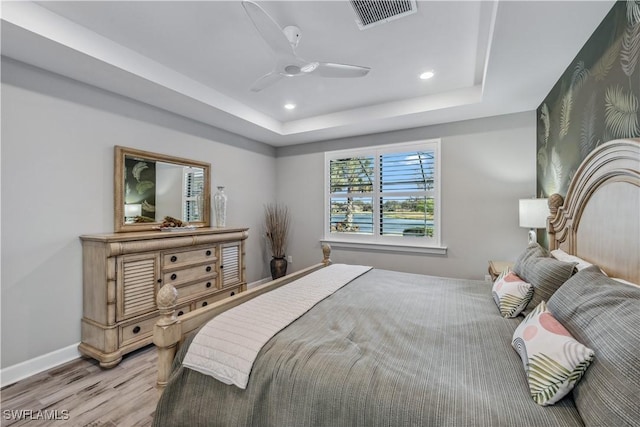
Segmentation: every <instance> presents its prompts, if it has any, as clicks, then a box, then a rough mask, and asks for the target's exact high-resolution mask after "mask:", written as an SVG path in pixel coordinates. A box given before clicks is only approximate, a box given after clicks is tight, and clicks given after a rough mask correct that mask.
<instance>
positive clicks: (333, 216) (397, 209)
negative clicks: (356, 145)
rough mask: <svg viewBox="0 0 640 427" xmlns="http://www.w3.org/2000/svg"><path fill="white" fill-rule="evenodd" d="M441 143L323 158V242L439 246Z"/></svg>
mask: <svg viewBox="0 0 640 427" xmlns="http://www.w3.org/2000/svg"><path fill="white" fill-rule="evenodd" d="M439 147H440V141H439V140H430V141H425V142H412V143H405V144H394V145H387V146H379V147H369V148H361V149H357V150H341V151H332V152H328V153H326V154H325V167H326V174H325V175H326V177H325V180H326V181H325V188H326V196H325V240H327V241H331V242H334V243H335V242H353V243H365V244H366V243H370V244H381V245H394V246H414V247H420V246H422V247H439V246H440V227H441V225H440V215H439V212H440V174H439V169H440V165H439V163H440V162H439Z"/></svg>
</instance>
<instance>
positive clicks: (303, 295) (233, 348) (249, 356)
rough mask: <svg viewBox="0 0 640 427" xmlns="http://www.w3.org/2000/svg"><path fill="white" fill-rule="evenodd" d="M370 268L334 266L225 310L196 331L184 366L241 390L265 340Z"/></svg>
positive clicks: (245, 385) (247, 380) (245, 384)
mask: <svg viewBox="0 0 640 427" xmlns="http://www.w3.org/2000/svg"><path fill="white" fill-rule="evenodd" d="M369 270H371V267H367V266H361V265H345V264H333V265H330V266H328V267H325V268H322V269H320V270H317V271H314V272H313V273H310V274H308V275H307V276H304V277H301V278H300V279H297V280H295V281H293V282H291V283H289V284H287V285H284V286H282V287H280V288H278V289H276V290H273V291H271V292H268V293H266V294H263V295H260V296H258V297H256V298H253V299H252V300H249V301H247V302H245V303H244V304H241V305H239V306H237V307H234V308H232V309H230V310H228V311H225V312H224V313H222V314H220V315H219V316H217V317H214V318H213V319H211V320H210V321H209V322H208V323H207V324H206V325H205V326H203V327H202V329H201V330H200V331H199V332H198V333H197V335H196V336H195V338H194V339H193V341H192V342H191V345H190V346H189V350H188V351H187V354H186V356H185V358H184V361H183V365H184V366H186V367H188V368H191V369H193V370H196V371H198V372H201V373H203V374H205V375H210V376H212V377H214V378H216V379H218V380H219V381H222V382H223V383H225V384H235V385H236V386H238V387H240V388H242V389H245V388H246V387H247V383H248V382H249V374H250V373H251V369H252V367H253V363H254V361H255V359H256V357H257V356H258V352H259V351H260V349H261V348H262V347H263V346H264V345H265V344H266V343H267V341H269V340H270V339H271V338H272V337H273V336H274V335H275V334H277V333H278V332H279V331H281V330H282V329H283V328H285V327H286V326H287V325H289V324H290V323H291V322H293V321H294V320H296V319H297V318H298V317H300V316H302V315H303V314H304V313H306V312H307V311H309V310H310V309H311V308H312V307H313V306H314V305H316V304H317V303H318V302H320V301H321V300H323V299H324V298H326V297H328V296H329V295H331V294H333V293H334V292H335V291H337V290H338V289H340V288H341V287H343V286H344V285H346V284H347V283H349V282H350V281H352V280H353V279H355V278H356V277H358V276H360V275H362V274H364V273H366V272H367V271H369Z"/></svg>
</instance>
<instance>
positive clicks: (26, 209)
mask: <svg viewBox="0 0 640 427" xmlns="http://www.w3.org/2000/svg"><path fill="white" fill-rule="evenodd" d="M2 80H3V84H2V237H1V239H2V241H1V243H2V266H1V267H2V277H1V279H2V284H1V286H2V314H1V316H2V317H1V322H2V331H1V334H2V367H3V368H5V367H8V366H12V365H14V364H16V363H19V362H23V361H26V360H29V359H32V358H34V357H37V356H41V355H44V354H47V353H49V352H52V351H54V350H59V349H62V348H64V347H68V346H70V345H73V344H76V343H78V342H79V341H80V321H79V320H80V318H81V317H82V252H81V245H80V240H79V239H78V236H80V235H81V234H90V233H104V232H110V231H113V163H114V153H113V146H114V145H123V146H127V147H133V148H138V149H142V150H148V151H154V152H158V153H166V154H172V155H176V156H180V157H186V158H192V159H198V160H203V161H207V162H210V163H211V164H212V184H213V185H214V186H215V185H225V186H226V192H227V194H228V195H229V206H228V214H227V215H228V225H230V226H234V225H238V226H248V227H250V228H251V230H250V232H249V235H250V237H249V239H248V243H247V278H248V280H249V281H255V280H259V279H261V278H263V277H265V276H267V275H268V274H269V273H268V267H266V266H265V263H264V262H263V260H264V259H265V257H266V255H265V254H264V253H263V251H264V246H263V244H262V240H261V238H260V237H259V234H260V233H259V232H258V231H256V230H260V229H261V227H262V216H261V212H262V206H263V205H264V204H265V203H267V202H269V201H271V200H274V199H275V197H276V187H275V168H276V159H275V150H274V149H273V148H271V147H268V146H266V145H264V144H261V143H257V142H255V141H249V140H246V139H242V138H239V137H238V136H237V135H231V134H227V133H224V132H221V131H219V130H216V129H212V128H210V127H206V126H203V125H200V124H197V123H195V122H193V121H190V120H187V119H184V118H180V117H177V116H173V115H170V114H167V113H164V112H162V111H160V110H157V109H154V108H151V107H149V106H145V105H143V104H140V103H135V102H133V101H129V100H127V99H125V98H123V97H119V96H116V95H112V94H109V93H107V92H104V91H101V90H99V89H95V88H92V87H89V86H86V85H82V84H79V83H76V82H73V81H71V80H68V79H65V78H62V77H59V76H55V75H53V74H50V73H47V72H44V71H42V70H38V69H34V68H32V67H28V66H25V65H22V64H19V63H16V62H14V61H11V60H4V59H3V63H2ZM234 145H239V146H241V147H242V148H238V147H236V146H234ZM214 188H215V187H214Z"/></svg>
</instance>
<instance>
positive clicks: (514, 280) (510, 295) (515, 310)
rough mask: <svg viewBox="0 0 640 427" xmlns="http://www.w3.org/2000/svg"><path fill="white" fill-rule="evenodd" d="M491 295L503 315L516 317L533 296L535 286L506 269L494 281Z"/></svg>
mask: <svg viewBox="0 0 640 427" xmlns="http://www.w3.org/2000/svg"><path fill="white" fill-rule="evenodd" d="M491 295H493V300H494V301H495V302H496V305H497V306H498V309H499V310H500V314H501V315H502V317H516V316H518V314H520V313H521V312H522V310H524V308H525V307H526V306H527V304H529V301H530V300H531V297H533V286H532V285H531V283H527V282H525V281H524V280H522V279H521V278H520V277H518V276H517V275H516V273H514V272H513V271H511V270H509V269H506V270H505V271H503V272H502V273H500V275H499V276H498V278H497V279H496V281H495V282H494V283H493V288H492V289H491Z"/></svg>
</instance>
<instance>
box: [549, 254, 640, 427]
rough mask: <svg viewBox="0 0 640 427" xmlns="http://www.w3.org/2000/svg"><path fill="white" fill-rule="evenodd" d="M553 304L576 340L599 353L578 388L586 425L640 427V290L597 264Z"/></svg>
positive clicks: (562, 290)
mask: <svg viewBox="0 0 640 427" xmlns="http://www.w3.org/2000/svg"><path fill="white" fill-rule="evenodd" d="M548 308H549V311H550V312H551V313H552V314H553V316H554V317H555V318H556V319H557V320H558V321H559V322H560V323H561V324H562V325H563V326H564V327H565V328H567V330H568V331H569V332H570V333H571V335H573V337H574V338H575V339H576V340H578V341H580V342H581V343H583V344H584V345H586V346H587V347H589V348H591V349H593V350H594V352H595V359H594V361H593V363H591V366H590V367H589V369H587V371H586V372H585V374H584V377H583V378H582V380H581V381H580V382H579V383H578V384H577V385H576V387H575V388H574V390H573V397H574V401H575V404H576V407H577V408H578V412H580V416H581V417H582V419H583V421H584V423H585V425H586V426H623V425H638V424H637V423H638V422H639V420H640V404H639V402H640V401H639V400H638V399H640V288H638V287H634V286H632V285H625V284H622V283H619V282H616V281H615V280H613V279H610V278H608V277H607V276H605V275H604V274H602V273H601V272H600V270H599V268H598V267H596V266H592V267H589V268H586V269H584V270H581V271H579V272H578V273H576V274H575V275H574V276H573V277H572V278H571V279H569V280H568V281H567V282H566V283H565V284H564V285H562V287H561V288H560V289H559V290H558V291H557V292H556V293H555V294H554V295H553V297H551V299H550V300H549V301H548Z"/></svg>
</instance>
